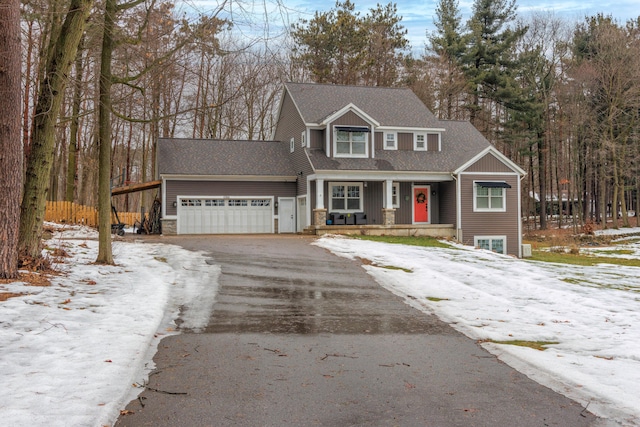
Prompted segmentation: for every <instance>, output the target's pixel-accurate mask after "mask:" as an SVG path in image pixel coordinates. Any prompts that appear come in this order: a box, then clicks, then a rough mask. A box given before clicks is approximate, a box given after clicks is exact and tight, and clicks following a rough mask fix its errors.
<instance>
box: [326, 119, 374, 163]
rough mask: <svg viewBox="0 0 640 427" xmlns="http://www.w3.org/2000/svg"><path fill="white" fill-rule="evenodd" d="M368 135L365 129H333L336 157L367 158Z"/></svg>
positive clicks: (340, 127) (337, 127) (367, 130)
mask: <svg viewBox="0 0 640 427" xmlns="http://www.w3.org/2000/svg"><path fill="white" fill-rule="evenodd" d="M368 134H369V128H366V127H343V126H336V127H335V134H334V135H335V144H334V150H335V151H334V152H335V156H336V157H367V155H368V150H367V146H368V139H369V137H368Z"/></svg>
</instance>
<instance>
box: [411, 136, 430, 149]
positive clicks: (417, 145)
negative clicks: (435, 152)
mask: <svg viewBox="0 0 640 427" xmlns="http://www.w3.org/2000/svg"><path fill="white" fill-rule="evenodd" d="M413 149H414V150H415V151H427V134H426V133H415V134H413Z"/></svg>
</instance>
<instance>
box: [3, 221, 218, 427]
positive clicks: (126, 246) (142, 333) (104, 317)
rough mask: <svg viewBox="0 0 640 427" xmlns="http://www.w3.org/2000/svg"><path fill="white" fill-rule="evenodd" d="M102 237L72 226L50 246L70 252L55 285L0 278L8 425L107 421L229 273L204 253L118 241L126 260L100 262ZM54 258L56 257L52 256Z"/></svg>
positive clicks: (193, 324) (200, 317)
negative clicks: (162, 344) (178, 327)
mask: <svg viewBox="0 0 640 427" xmlns="http://www.w3.org/2000/svg"><path fill="white" fill-rule="evenodd" d="M95 237H97V233H96V232H95V231H92V230H90V229H86V228H79V227H69V228H66V229H65V230H64V231H62V232H56V233H54V237H53V239H50V240H48V241H47V242H46V244H47V252H52V249H54V248H61V249H64V251H66V252H67V253H68V254H69V255H70V256H69V257H63V258H59V259H58V260H57V261H54V262H53V267H54V268H55V269H57V270H59V271H61V272H62V274H60V275H56V276H52V277H50V281H51V285H50V286H44V287H43V286H26V285H25V284H23V283H11V284H0V293H3V292H13V293H23V294H24V295H23V296H20V297H14V298H9V299H8V300H6V301H4V302H0V384H1V386H0V425H3V426H65V427H66V426H103V425H111V424H112V423H113V422H115V420H116V418H117V416H118V415H119V413H120V412H119V411H120V410H121V409H123V408H124V407H125V406H126V404H127V402H128V401H129V400H131V399H132V398H133V397H135V393H136V392H137V391H140V388H137V387H134V385H135V384H143V382H144V380H145V378H146V377H147V375H148V373H149V371H150V370H151V369H152V365H151V358H152V356H153V354H154V353H155V350H156V346H157V344H158V342H159V340H160V339H161V338H162V337H163V336H164V335H167V334H171V333H173V331H174V327H175V324H174V323H173V320H174V319H176V317H177V315H178V314H179V310H180V307H181V306H182V307H183V308H182V309H183V310H185V307H186V311H185V312H184V313H183V317H184V320H185V323H184V324H183V325H182V327H188V328H194V329H198V328H201V327H204V326H206V322H207V320H208V318H209V315H210V310H211V307H212V305H213V300H214V298H215V295H216V292H217V286H218V284H217V283H218V280H217V279H218V276H219V274H220V269H219V267H217V266H213V265H208V264H206V263H205V257H204V255H203V254H199V253H193V252H189V251H186V250H184V249H182V248H179V247H176V246H169V245H160V244H143V243H134V242H130V241H129V242H125V241H123V240H119V241H114V242H113V254H114V258H115V262H116V263H117V266H104V265H96V264H93V262H94V261H95V259H96V257H97V246H98V242H97V241H96V240H92V238H95ZM51 258H52V260H53V257H51Z"/></svg>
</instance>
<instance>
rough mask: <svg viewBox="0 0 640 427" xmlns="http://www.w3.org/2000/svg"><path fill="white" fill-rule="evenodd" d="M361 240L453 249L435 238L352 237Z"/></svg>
mask: <svg viewBox="0 0 640 427" xmlns="http://www.w3.org/2000/svg"><path fill="white" fill-rule="evenodd" d="M352 237H355V238H357V239H361V240H370V241H374V242H383V243H395V244H399V245H411V246H423V247H427V248H448V249H453V247H452V246H451V245H448V244H447V243H445V242H443V241H442V240H438V239H436V238H435V237H426V236H420V237H414V236H352Z"/></svg>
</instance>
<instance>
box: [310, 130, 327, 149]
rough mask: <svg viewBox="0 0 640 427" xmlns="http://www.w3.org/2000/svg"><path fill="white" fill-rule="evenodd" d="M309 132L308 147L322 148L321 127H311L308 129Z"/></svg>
mask: <svg viewBox="0 0 640 427" xmlns="http://www.w3.org/2000/svg"><path fill="white" fill-rule="evenodd" d="M309 134H310V138H309V140H310V141H309V143H310V145H309V147H310V148H319V149H321V150H324V142H325V139H324V130H323V129H311V130H310V131H309Z"/></svg>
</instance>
